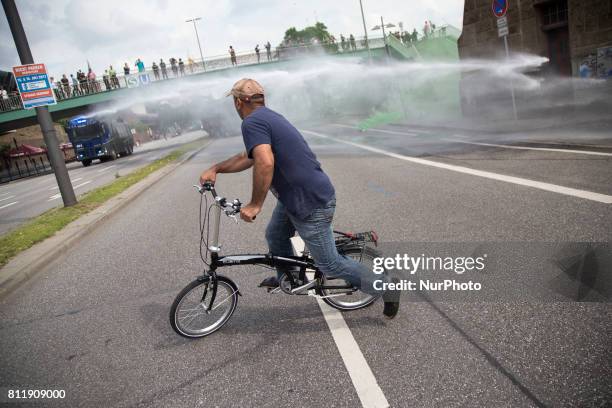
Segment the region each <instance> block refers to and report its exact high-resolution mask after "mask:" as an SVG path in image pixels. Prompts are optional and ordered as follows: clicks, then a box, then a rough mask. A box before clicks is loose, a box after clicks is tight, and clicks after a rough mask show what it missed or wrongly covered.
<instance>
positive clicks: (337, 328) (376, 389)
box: [291, 237, 389, 408]
mask: <svg viewBox="0 0 612 408" xmlns="http://www.w3.org/2000/svg"><path fill="white" fill-rule="evenodd" d="M291 243H292V245H293V249H294V251H295V252H296V254H301V253H302V252H303V251H304V241H303V240H302V238H300V237H293V238H291ZM317 303H318V304H319V307H320V308H321V312H322V313H323V317H324V318H325V321H326V322H327V326H328V327H329V331H330V332H331V334H332V337H333V339H334V341H335V342H336V347H337V348H338V351H339V352H340V357H342V361H344V366H345V367H346V370H347V371H348V373H349V376H350V377H351V381H352V382H353V386H354V387H355V391H356V392H357V396H358V397H359V400H360V401H361V405H362V406H363V407H364V408H386V407H388V406H389V402H388V401H387V398H386V397H385V394H384V393H383V392H382V389H381V388H380V386H379V385H378V382H377V381H376V377H374V373H373V372H372V369H371V368H370V366H369V365H368V362H367V361H366V359H365V357H364V356H363V354H362V353H361V350H360V349H359V345H358V344H357V342H356V341H355V338H354V337H353V334H352V333H351V329H349V327H348V325H347V324H346V322H345V321H344V318H343V317H342V313H340V311H338V310H336V309H334V308H332V307H331V306H329V305H327V304H326V303H325V302H323V301H322V300H321V299H318V298H317Z"/></svg>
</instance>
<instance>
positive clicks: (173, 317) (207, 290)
mask: <svg viewBox="0 0 612 408" xmlns="http://www.w3.org/2000/svg"><path fill="white" fill-rule="evenodd" d="M212 292H213V290H212V282H211V279H210V278H209V277H206V279H196V280H194V281H193V282H191V283H190V284H189V285H187V286H186V287H185V288H184V289H183V290H182V291H181V292H180V293H179V294H178V295H177V296H176V298H175V299H174V302H173V303H172V307H171V308H170V325H171V326H172V328H173V329H174V331H175V332H177V333H178V334H180V335H181V336H183V337H189V338H199V337H204V336H208V335H210V334H212V333H214V332H216V331H217V330H219V329H220V328H221V327H223V325H224V324H225V323H227V321H228V320H229V319H230V317H232V314H233V313H234V310H236V305H237V304H238V288H237V287H236V285H235V284H234V282H232V280H231V279H229V278H226V277H225V276H217V294H216V297H215V300H214V303H213V305H212V308H211V310H210V311H208V310H207V308H208V306H209V305H210V301H211V297H212Z"/></svg>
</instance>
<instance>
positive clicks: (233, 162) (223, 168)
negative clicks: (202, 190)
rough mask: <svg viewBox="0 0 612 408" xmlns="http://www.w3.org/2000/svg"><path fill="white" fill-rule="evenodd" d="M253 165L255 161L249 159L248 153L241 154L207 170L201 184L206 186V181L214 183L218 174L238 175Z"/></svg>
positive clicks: (202, 176)
mask: <svg viewBox="0 0 612 408" xmlns="http://www.w3.org/2000/svg"><path fill="white" fill-rule="evenodd" d="M252 165H253V160H251V159H249V158H248V157H247V154H246V152H242V153H239V154H237V155H235V156H232V157H230V158H229V159H227V160H225V161H222V162H220V163H217V164H214V165H212V166H211V167H210V168H208V169H206V170H205V171H204V172H203V173H202V175H201V176H200V184H204V182H205V181H212V182H213V183H214V182H215V180H216V178H217V173H238V172H241V171H244V170H246V169H248V168H250V167H251V166H252Z"/></svg>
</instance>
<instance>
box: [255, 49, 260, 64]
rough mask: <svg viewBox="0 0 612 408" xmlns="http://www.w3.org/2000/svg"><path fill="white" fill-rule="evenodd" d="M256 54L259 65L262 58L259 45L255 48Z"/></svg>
mask: <svg viewBox="0 0 612 408" xmlns="http://www.w3.org/2000/svg"><path fill="white" fill-rule="evenodd" d="M255 54H257V63H258V64H259V61H260V57H259V44H257V45H256V46H255Z"/></svg>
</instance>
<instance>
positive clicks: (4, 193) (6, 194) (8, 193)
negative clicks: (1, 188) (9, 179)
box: [0, 191, 11, 197]
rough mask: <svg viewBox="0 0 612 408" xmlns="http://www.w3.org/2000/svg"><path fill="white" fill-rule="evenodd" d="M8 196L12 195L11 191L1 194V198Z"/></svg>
mask: <svg viewBox="0 0 612 408" xmlns="http://www.w3.org/2000/svg"><path fill="white" fill-rule="evenodd" d="M8 194H11V192H10V191H7V192H6V193H2V194H0V197H2V196H5V195H8Z"/></svg>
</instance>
